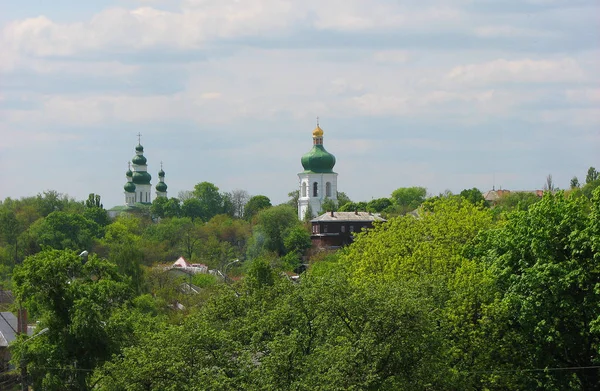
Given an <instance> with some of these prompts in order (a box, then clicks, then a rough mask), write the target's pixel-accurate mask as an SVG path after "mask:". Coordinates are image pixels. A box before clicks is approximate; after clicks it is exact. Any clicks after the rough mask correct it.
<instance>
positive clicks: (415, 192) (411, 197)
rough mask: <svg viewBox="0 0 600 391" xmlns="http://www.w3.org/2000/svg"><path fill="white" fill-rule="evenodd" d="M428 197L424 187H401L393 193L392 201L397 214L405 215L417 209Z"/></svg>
mask: <svg viewBox="0 0 600 391" xmlns="http://www.w3.org/2000/svg"><path fill="white" fill-rule="evenodd" d="M426 196H427V189H425V188H424V187H416V186H415V187H401V188H398V189H396V190H394V191H393V192H392V196H391V199H392V201H393V202H394V207H395V212H396V213H399V214H405V213H408V212H410V211H412V210H415V209H417V208H418V207H419V206H420V205H421V204H422V203H423V202H424V201H425V198H426Z"/></svg>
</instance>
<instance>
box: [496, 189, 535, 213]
mask: <svg viewBox="0 0 600 391" xmlns="http://www.w3.org/2000/svg"><path fill="white" fill-rule="evenodd" d="M540 199H541V198H540V197H538V195H537V194H534V193H530V192H525V191H513V192H510V193H508V194H505V195H502V196H501V197H500V198H499V199H498V201H497V202H496V208H498V209H499V210H501V211H512V210H515V209H518V210H527V209H529V208H530V207H531V205H533V204H535V203H537V202H539V201H540Z"/></svg>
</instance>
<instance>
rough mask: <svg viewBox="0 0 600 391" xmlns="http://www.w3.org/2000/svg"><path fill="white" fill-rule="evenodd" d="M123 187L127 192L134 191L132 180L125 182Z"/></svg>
mask: <svg viewBox="0 0 600 391" xmlns="http://www.w3.org/2000/svg"><path fill="white" fill-rule="evenodd" d="M123 188H124V189H125V191H126V192H128V193H135V185H134V183H133V182H127V183H126V184H125V186H123Z"/></svg>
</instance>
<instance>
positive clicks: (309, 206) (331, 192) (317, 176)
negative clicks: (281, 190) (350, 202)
mask: <svg viewBox="0 0 600 391" xmlns="http://www.w3.org/2000/svg"><path fill="white" fill-rule="evenodd" d="M312 134H313V147H312V149H311V150H310V151H308V152H307V153H306V154H304V156H302V160H301V162H302V167H304V171H302V172H301V173H300V174H298V178H299V179H300V181H299V182H300V194H299V197H298V218H299V219H300V220H303V219H304V217H305V216H306V215H307V213H308V212H309V211H310V214H311V216H310V217H316V216H317V213H319V212H320V211H321V205H322V204H323V202H324V201H325V200H326V199H330V200H333V201H337V175H338V174H337V173H335V172H333V166H335V156H333V155H332V154H330V153H329V152H327V151H326V150H325V147H324V146H323V129H321V127H320V126H319V122H318V121H317V127H316V128H315V130H313V133H312Z"/></svg>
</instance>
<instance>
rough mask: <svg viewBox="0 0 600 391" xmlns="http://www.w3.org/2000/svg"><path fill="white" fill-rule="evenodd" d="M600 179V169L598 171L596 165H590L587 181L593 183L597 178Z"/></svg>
mask: <svg viewBox="0 0 600 391" xmlns="http://www.w3.org/2000/svg"><path fill="white" fill-rule="evenodd" d="M598 179H600V177H599V174H598V171H596V169H595V168H594V167H590V168H589V169H588V172H587V175H586V177H585V183H586V184H587V183H591V182H594V181H596V180H598Z"/></svg>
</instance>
